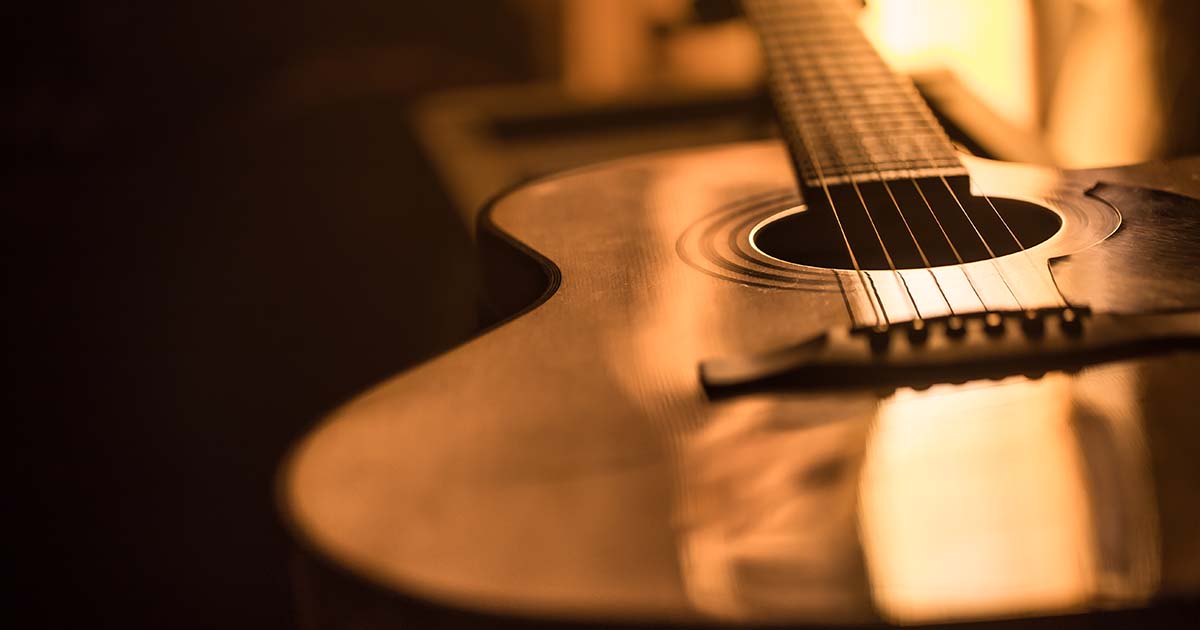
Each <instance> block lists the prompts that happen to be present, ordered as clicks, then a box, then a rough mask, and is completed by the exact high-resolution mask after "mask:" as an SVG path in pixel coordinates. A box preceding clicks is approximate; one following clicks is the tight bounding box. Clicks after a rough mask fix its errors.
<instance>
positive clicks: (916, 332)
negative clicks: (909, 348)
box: [908, 319, 929, 345]
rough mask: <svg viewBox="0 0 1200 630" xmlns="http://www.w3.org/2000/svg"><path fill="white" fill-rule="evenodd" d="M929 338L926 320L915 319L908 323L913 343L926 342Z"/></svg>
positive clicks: (910, 338) (909, 336) (909, 335)
mask: <svg viewBox="0 0 1200 630" xmlns="http://www.w3.org/2000/svg"><path fill="white" fill-rule="evenodd" d="M928 338H929V327H928V326H926V325H925V320H923V319H914V320H913V321H911V322H909V323H908V340H909V342H911V343H912V344H914V345H916V344H920V343H925V340H926V339H928Z"/></svg>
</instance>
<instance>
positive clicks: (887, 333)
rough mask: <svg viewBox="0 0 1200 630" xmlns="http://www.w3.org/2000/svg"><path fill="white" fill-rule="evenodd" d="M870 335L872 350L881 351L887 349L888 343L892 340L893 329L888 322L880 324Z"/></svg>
mask: <svg viewBox="0 0 1200 630" xmlns="http://www.w3.org/2000/svg"><path fill="white" fill-rule="evenodd" d="M868 337H869V339H870V343H871V351H872V352H876V353H879V352H883V351H885V350H887V347H888V343H889V342H890V341H891V340H892V331H891V329H890V328H889V327H888V325H887V324H880V325H878V326H875V327H874V328H872V329H871V332H870V333H869V334H868Z"/></svg>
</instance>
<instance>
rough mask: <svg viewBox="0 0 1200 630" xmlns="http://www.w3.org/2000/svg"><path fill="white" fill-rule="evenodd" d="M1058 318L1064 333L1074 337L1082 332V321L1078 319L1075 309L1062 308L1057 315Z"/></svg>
mask: <svg viewBox="0 0 1200 630" xmlns="http://www.w3.org/2000/svg"><path fill="white" fill-rule="evenodd" d="M1058 318H1059V324H1060V325H1061V326H1062V330H1063V332H1064V333H1066V334H1068V335H1071V336H1073V337H1074V336H1078V335H1079V334H1080V333H1082V332H1083V320H1082V319H1081V318H1080V317H1079V312H1078V311H1076V310H1075V309H1073V308H1071V307H1069V306H1068V307H1067V308H1064V309H1063V310H1062V311H1061V312H1060V313H1059V315H1058Z"/></svg>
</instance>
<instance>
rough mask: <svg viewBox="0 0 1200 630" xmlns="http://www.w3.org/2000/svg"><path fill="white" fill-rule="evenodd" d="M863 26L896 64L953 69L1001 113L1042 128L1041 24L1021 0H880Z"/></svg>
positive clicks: (906, 69) (907, 67)
mask: <svg viewBox="0 0 1200 630" xmlns="http://www.w3.org/2000/svg"><path fill="white" fill-rule="evenodd" d="M867 7H868V8H867V10H866V11H864V12H863V17H862V25H863V29H864V30H865V31H866V32H867V35H868V36H869V37H871V39H872V40H873V41H874V43H875V46H876V48H878V50H879V51H880V53H881V54H882V55H883V56H884V58H886V59H887V60H888V62H889V63H890V64H891V65H892V67H894V68H896V69H897V70H900V71H903V72H910V73H919V72H928V71H938V70H949V71H950V72H953V73H954V74H955V75H956V76H957V77H958V79H959V80H960V81H962V82H963V84H964V85H965V86H966V87H967V88H968V89H969V90H970V91H971V92H973V93H974V94H976V95H977V96H978V97H979V98H981V99H982V100H983V101H984V102H986V103H987V104H988V105H989V106H990V107H991V108H992V109H993V110H995V112H996V113H997V114H999V115H1000V116H1002V117H1003V118H1005V119H1006V120H1008V122H1010V123H1012V124H1013V125H1014V126H1016V127H1018V128H1021V129H1032V128H1034V126H1035V125H1036V108H1035V105H1036V100H1035V98H1034V95H1035V94H1036V89H1035V74H1034V61H1033V51H1034V47H1033V19H1032V15H1031V12H1030V6H1029V3H1028V2H1021V1H1017V0H874V1H872V2H870V3H868V4H867Z"/></svg>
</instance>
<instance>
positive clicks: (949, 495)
mask: <svg viewBox="0 0 1200 630" xmlns="http://www.w3.org/2000/svg"><path fill="white" fill-rule="evenodd" d="M962 159H963V162H964V164H965V166H966V168H967V170H968V171H969V173H970V176H971V182H972V186H973V187H975V188H976V190H974V192H975V193H978V194H988V195H994V196H996V197H1003V198H1009V199H1018V200H1023V201H1026V202H1029V203H1034V204H1036V205H1039V206H1042V207H1045V208H1047V209H1049V210H1051V211H1053V212H1054V213H1055V214H1056V215H1057V216H1058V217H1059V218H1060V220H1061V222H1062V225H1061V228H1060V229H1059V230H1058V231H1057V232H1056V233H1055V234H1054V236H1052V237H1050V238H1049V239H1048V240H1046V241H1045V242H1043V243H1040V244H1038V245H1036V246H1032V247H1030V248H1029V249H1028V250H1027V251H1025V252H1021V253H1014V254H1010V255H1006V256H1002V257H1000V258H997V259H994V260H987V261H979V262H974V263H967V264H966V265H961V266H957V265H955V266H948V267H940V268H938V269H937V270H936V273H932V272H929V271H928V270H904V271H902V272H898V273H899V274H900V275H899V276H897V275H896V273H897V272H891V271H888V270H870V271H866V272H865V273H866V274H867V276H868V279H869V281H870V282H871V283H872V284H874V286H875V288H876V291H877V292H878V299H879V301H880V303H881V304H882V305H884V306H885V307H887V309H888V310H889V312H892V313H905V312H907V311H905V309H910V310H911V308H912V307H916V308H917V309H919V310H929V311H936V310H937V309H942V310H941V311H938V312H939V313H941V314H945V311H946V309H953V310H955V312H970V311H978V310H980V303H981V302H983V303H984V304H987V305H989V306H990V307H991V308H998V307H999V306H1005V307H1008V308H1012V305H1011V304H1009V302H1011V301H1014V300H1016V301H1019V303H1020V306H1021V307H1023V308H1028V307H1029V306H1030V305H1052V304H1054V302H1055V300H1057V299H1059V298H1058V295H1059V294H1060V292H1061V295H1062V296H1065V298H1066V299H1068V300H1069V301H1070V302H1071V303H1072V304H1087V305H1089V306H1090V307H1091V309H1092V310H1093V311H1095V312H1142V311H1156V310H1163V309H1175V308H1181V307H1189V306H1191V307H1195V306H1200V276H1197V274H1196V273H1195V269H1196V265H1197V263H1200V205H1198V204H1197V202H1196V201H1194V200H1195V199H1198V198H1200V160H1197V159H1192V160H1185V161H1178V162H1171V163H1159V164H1152V165H1143V166H1137V167H1130V168H1124V169H1105V170H1095V171H1083V172H1071V173H1062V172H1058V171H1051V170H1046V169H1041V168H1037V167H1029V166H1020V165H1009V164H1000V163H994V162H989V161H985V160H979V159H975V158H970V157H966V156H964V157H963V158H962ZM796 190H797V188H796V183H795V178H794V174H793V170H792V168H791V165H790V163H789V159H788V155H787V152H786V151H785V149H784V147H783V145H782V144H779V143H772V142H768V143H756V144H746V145H734V146H725V147H717V148H707V149H698V150H694V151H686V152H678V153H668V154H661V155H652V156H648V157H638V158H630V159H627V160H623V161H618V162H613V163H609V164H606V165H601V166H597V167H593V168H588V169H584V170H579V171H574V172H571V173H567V174H564V175H560V176H556V177H552V178H549V179H545V180H541V181H538V182H535V183H532V184H530V185H528V186H525V187H523V188H520V189H517V190H515V191H513V192H511V193H509V194H507V195H505V196H503V197H501V198H500V199H498V200H497V201H496V202H495V203H494V204H493V205H492V206H491V207H490V208H489V209H488V210H487V211H486V217H485V220H484V231H485V232H486V233H485V234H483V235H482V236H481V238H482V239H483V241H484V244H485V246H486V248H485V252H490V253H491V255H492V256H493V258H490V259H487V260H485V261H484V262H485V264H486V265H488V267H489V271H490V272H493V273H494V274H495V277H493V278H491V281H492V287H493V288H494V289H495V290H496V291H497V295H499V296H500V298H501V301H503V300H504V299H508V300H509V301H513V300H514V299H517V298H515V297H513V296H521V299H528V298H530V297H536V296H537V295H539V294H540V295H541V297H540V298H538V299H536V300H535V303H534V304H532V305H530V307H529V308H528V309H527V310H525V311H524V312H523V313H521V314H520V315H519V316H516V317H514V318H512V319H510V320H508V321H506V322H504V323H503V324H501V325H498V326H496V327H494V328H493V329H491V330H489V331H488V332H486V333H485V334H483V335H482V336H480V337H478V338H476V339H474V340H472V341H470V342H468V343H466V344H465V345H463V346H461V347H458V348H456V349H454V350H451V351H449V352H447V353H445V354H443V355H441V356H439V357H437V358H435V359H433V360H431V361H429V362H428V363H426V364H424V365H422V366H420V367H417V368H415V369H413V370H410V371H408V372H406V373H403V374H400V375H398V376H396V377H395V378H393V379H391V380H389V381H387V382H385V383H382V384H380V385H378V386H377V387H375V388H374V389H372V390H371V391H369V392H367V393H366V394H364V395H362V396H361V397H360V398H358V399H357V400H355V401H353V402H351V403H350V404H348V405H346V406H345V407H343V408H342V409H340V410H338V411H337V412H336V413H334V414H332V416H330V417H329V418H328V419H326V420H325V421H323V422H322V423H321V424H320V425H319V426H318V427H316V428H315V429H314V430H313V431H312V432H311V434H309V435H308V436H307V437H306V438H305V439H304V440H303V441H302V442H301V443H300V444H299V445H298V446H297V447H296V448H295V450H294V452H293V454H292V455H291V457H290V458H289V460H288V462H287V464H286V466H285V468H284V470H283V474H282V476H281V490H280V492H281V501H282V505H283V507H284V512H285V514H286V515H287V518H288V521H289V523H290V524H291V526H292V527H293V529H294V531H295V533H296V535H297V537H298V538H299V539H300V540H301V541H302V542H303V543H304V544H305V545H306V546H307V547H308V548H309V549H310V550H311V551H312V552H313V553H314V554H315V555H316V556H317V557H319V558H322V559H323V561H324V562H327V563H332V564H333V565H335V566H338V567H341V568H343V569H346V570H348V571H349V572H350V573H351V574H352V575H354V576H357V577H358V578H361V579H363V580H364V581H366V582H368V583H370V584H373V585H375V586H376V587H379V588H381V589H382V591H384V592H390V593H395V594H397V597H399V598H401V599H405V600H412V601H423V602H428V604H427V605H428V606H434V607H442V608H444V609H446V610H459V611H470V614H476V615H482V616H484V617H486V618H493V619H498V618H517V619H532V620H539V621H543V622H544V621H574V622H579V621H583V622H588V621H598V622H606V623H608V622H613V623H615V622H630V623H681V624H695V625H705V624H715V623H728V622H737V623H741V622H746V623H784V622H786V623H799V624H814V625H815V624H820V625H841V624H851V625H857V624H873V623H898V624H915V623H922V624H924V623H943V622H954V621H973V620H986V619H998V618H1014V617H1039V616H1047V615H1061V614H1083V613H1089V611H1097V610H1104V609H1129V610H1140V611H1150V612H1146V614H1153V613H1152V611H1154V610H1161V608H1160V607H1161V606H1163V605H1167V606H1171V605H1173V604H1170V602H1175V601H1183V602H1185V603H1186V602H1191V601H1194V598H1195V596H1196V594H1197V593H1198V592H1200V536H1197V535H1196V534H1197V533H1200V508H1197V507H1196V506H1197V504H1198V503H1200V502H1198V501H1197V500H1196V497H1198V496H1200V458H1197V457H1196V456H1195V453H1197V452H1200V424H1197V423H1196V422H1195V419H1196V417H1197V413H1200V412H1197V409H1200V388H1198V387H1197V386H1196V378H1195V376H1196V375H1197V374H1200V356H1198V355H1197V354H1195V353H1191V352H1167V353H1157V354H1154V355H1149V356H1142V357H1136V358H1131V359H1124V360H1120V361H1107V362H1103V363H1098V364H1094V365H1088V366H1086V367H1084V368H1083V369H1082V370H1080V371H1076V372H1073V373H1066V372H1059V371H1051V372H1049V373H1047V374H1044V375H1041V374H1031V375H1029V376H1020V375H1014V376H1009V377H1005V378H1000V379H992V380H987V379H983V380H971V381H970V382H967V383H963V384H951V383H946V384H937V385H934V386H932V387H928V388H926V387H924V386H921V387H899V388H887V389H881V388H872V387H854V388H844V389H840V390H829V389H825V388H805V387H791V388H777V389H763V390H759V391H752V392H749V393H744V394H739V395H732V396H720V397H717V396H713V395H711V392H708V391H706V389H705V388H704V386H703V384H702V382H701V380H700V378H699V377H698V366H699V365H700V364H701V363H702V362H703V361H705V360H708V359H712V358H714V357H727V356H737V355H746V354H754V353H761V352H768V351H770V350H771V349H773V348H779V347H784V346H788V345H790V344H796V343H798V342H800V341H803V340H804V339H806V338H810V337H812V336H814V335H817V334H820V333H822V332H823V331H826V330H830V329H839V328H840V329H846V328H848V327H852V326H855V325H861V324H863V323H864V322H865V323H868V324H869V323H870V322H871V313H872V309H873V303H872V302H871V299H870V297H869V296H868V294H867V293H868V291H867V290H866V289H864V288H863V286H864V285H862V283H856V281H855V280H856V278H855V274H854V272H853V271H851V270H846V269H843V270H835V269H827V268H819V267H813V266H806V265H799V264H794V263H788V262H786V261H782V260H777V259H774V258H772V257H770V256H767V255H765V254H763V253H762V252H761V251H758V250H757V249H756V248H755V246H754V245H753V238H754V234H753V233H754V229H755V227H756V226H760V225H762V224H764V222H768V223H769V222H770V221H771V220H772V217H777V216H779V215H781V214H787V213H789V212H791V213H795V212H797V210H798V209H801V208H802V207H803V202H802V201H801V200H800V199H799V197H798V196H797V192H796ZM531 270H532V272H533V273H532V275H531V273H530V271H531ZM506 274H507V275H506ZM922 274H924V275H922ZM934 278H936V279H938V281H937V282H936V283H935V282H933V281H932V279H934ZM963 278H968V279H972V280H973V282H965V281H963V280H962V279H963ZM904 284H907V286H908V287H909V288H910V290H911V291H912V292H913V297H914V299H912V300H908V299H907V298H905V297H904V296H903V295H902V292H901V291H902V290H901V289H900V288H899V287H901V286H903V285H904ZM935 284H936V285H937V286H936V287H935ZM1056 289H1057V290H1056ZM935 291H936V292H938V293H939V294H938V295H935V294H934V293H935ZM968 293H970V294H971V295H968ZM943 295H944V297H943ZM506 296H507V298H506ZM972 300H974V301H972ZM908 302H911V303H912V304H911V306H909V305H906V304H907V303H908ZM942 304H944V305H945V306H944V307H943V306H939V305H942ZM922 314H923V316H925V317H930V314H929V313H928V312H925V313H922ZM935 314H937V313H935ZM909 317H911V313H910V315H909ZM1032 371H1033V372H1036V370H1032ZM1164 602H1166V604H1164ZM1187 605H1188V606H1190V605H1191V604H1187ZM1185 609H1186V610H1189V611H1192V612H1194V608H1186V607H1185ZM1172 610H1175V609H1174V608H1172ZM463 614H467V613H465V612H464V613H460V617H459V619H460V620H461V619H463V618H464V617H462V616H461V615H463ZM1139 614H1141V613H1139ZM1103 617H1104V616H1103V615H1101V618H1103ZM1121 619H1122V620H1123V621H1128V618H1127V617H1121ZM400 621H403V620H400Z"/></svg>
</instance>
